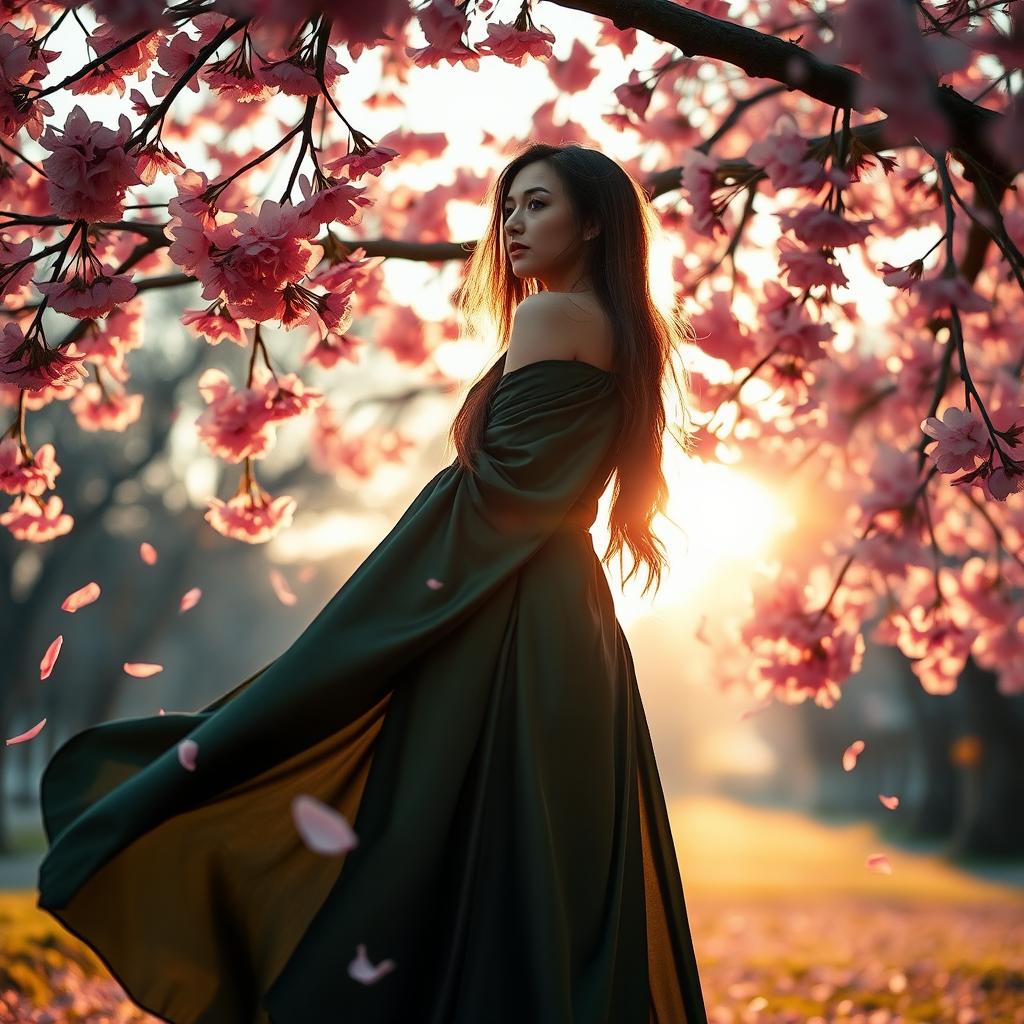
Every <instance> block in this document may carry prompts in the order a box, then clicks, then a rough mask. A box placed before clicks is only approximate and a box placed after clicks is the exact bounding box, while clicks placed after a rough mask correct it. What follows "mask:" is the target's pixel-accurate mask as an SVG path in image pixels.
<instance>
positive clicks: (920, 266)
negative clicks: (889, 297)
mask: <svg viewBox="0 0 1024 1024" xmlns="http://www.w3.org/2000/svg"><path fill="white" fill-rule="evenodd" d="M878 269H879V270H880V271H881V273H882V281H883V282H884V283H885V284H887V285H891V286H892V287H893V288H900V289H902V290H903V291H910V290H911V289H912V288H913V287H914V282H915V281H919V280H920V279H921V273H922V271H923V270H924V262H923V261H922V260H914V261H913V262H912V263H908V264H907V265H906V266H905V267H894V266H893V265H892V264H891V263H885V262H883V263H882V265H881V266H880V267H879V268H878Z"/></svg>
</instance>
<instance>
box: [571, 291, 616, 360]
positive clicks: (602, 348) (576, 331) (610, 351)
mask: <svg viewBox="0 0 1024 1024" xmlns="http://www.w3.org/2000/svg"><path fill="white" fill-rule="evenodd" d="M560 295H561V300H562V302H563V303H564V309H565V317H566V320H567V322H568V323H569V324H570V325H571V327H570V330H571V332H572V333H571V338H572V346H573V349H574V353H573V356H574V358H576V359H582V360H583V361H584V362H587V363H593V365H594V366H597V367H598V368H599V369H601V370H614V369H615V366H614V362H615V331H614V328H613V326H612V322H611V319H610V318H609V316H608V314H607V313H606V312H605V310H604V308H603V307H602V306H601V303H600V302H598V300H597V298H596V297H595V296H594V295H593V294H592V293H589V292H588V293H574V292H563V293H560Z"/></svg>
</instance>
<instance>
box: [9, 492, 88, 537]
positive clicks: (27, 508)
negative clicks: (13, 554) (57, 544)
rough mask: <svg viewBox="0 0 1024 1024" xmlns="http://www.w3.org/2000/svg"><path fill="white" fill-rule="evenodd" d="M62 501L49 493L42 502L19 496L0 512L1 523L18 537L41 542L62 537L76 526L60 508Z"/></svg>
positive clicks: (61, 507) (72, 519) (62, 506)
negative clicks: (5, 509)
mask: <svg viewBox="0 0 1024 1024" xmlns="http://www.w3.org/2000/svg"><path fill="white" fill-rule="evenodd" d="M63 508H64V502H63V501H62V500H61V499H60V498H59V497H57V495H56V494H51V495H50V497H49V499H47V501H46V502H44V503H43V504H42V505H40V503H39V502H38V500H37V499H36V498H32V497H25V496H23V495H22V496H19V497H17V498H15V499H14V501H12V502H11V504H10V505H9V506H8V508H7V511H6V512H4V513H3V514H2V515H0V526H6V527H7V529H8V530H10V532H11V534H12V536H14V537H15V538H16V539H17V540H27V541H30V542H31V543H33V544H42V543H44V542H45V541H48V540H53V539H54V538H55V537H63V536H64V534H65V533H68V532H70V530H71V527H72V526H74V525H75V520H74V518H73V517H72V516H70V515H68V514H67V513H66V512H64V511H63Z"/></svg>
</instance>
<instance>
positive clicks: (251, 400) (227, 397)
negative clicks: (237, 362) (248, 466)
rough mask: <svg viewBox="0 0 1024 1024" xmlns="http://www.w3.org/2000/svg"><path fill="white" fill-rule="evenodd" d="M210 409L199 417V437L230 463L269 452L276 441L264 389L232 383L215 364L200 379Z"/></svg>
mask: <svg viewBox="0 0 1024 1024" xmlns="http://www.w3.org/2000/svg"><path fill="white" fill-rule="evenodd" d="M199 392H200V394H201V395H202V396H203V399H204V401H205V402H206V404H207V408H206V409H205V410H204V411H203V412H202V413H200V415H199V416H198V417H197V419H196V425H197V426H198V428H199V437H200V439H201V440H202V441H203V443H204V444H205V445H206V446H207V448H209V449H210V451H211V452H212V453H213V454H214V455H217V456H219V457H220V458H222V459H226V460H227V461H228V462H241V461H242V459H245V458H261V457H262V456H264V455H266V453H267V452H268V451H269V450H270V447H271V445H272V443H273V440H274V431H273V428H272V425H271V417H270V410H269V409H268V408H267V395H266V392H265V391H264V390H263V388H256V389H250V388H240V389H237V390H236V389H235V388H233V387H232V386H231V381H230V380H229V379H228V376H227V374H225V373H224V371H223V370H218V369H216V368H214V367H211V368H210V369H208V370H206V371H204V372H203V374H202V376H201V377H200V378H199Z"/></svg>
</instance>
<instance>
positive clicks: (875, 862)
mask: <svg viewBox="0 0 1024 1024" xmlns="http://www.w3.org/2000/svg"><path fill="white" fill-rule="evenodd" d="M867 863H868V867H869V868H871V870H872V871H877V872H878V873H879V874H881V875H891V874H892V865H891V864H890V863H889V858H888V857H886V855H885V854H884V853H872V854H871V855H870V856H869V857H868V861H867Z"/></svg>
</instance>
